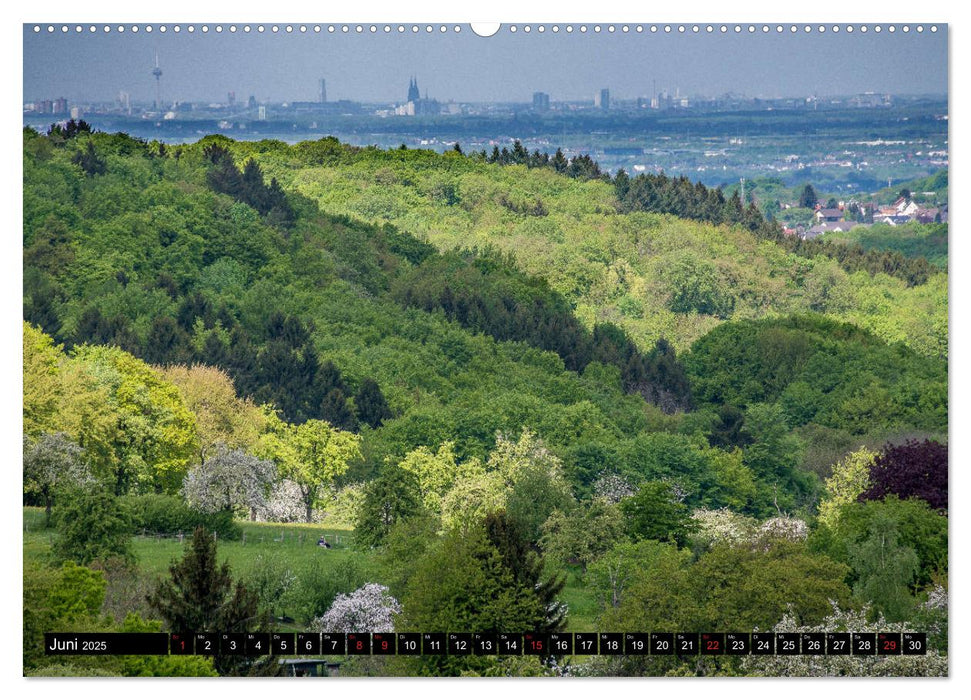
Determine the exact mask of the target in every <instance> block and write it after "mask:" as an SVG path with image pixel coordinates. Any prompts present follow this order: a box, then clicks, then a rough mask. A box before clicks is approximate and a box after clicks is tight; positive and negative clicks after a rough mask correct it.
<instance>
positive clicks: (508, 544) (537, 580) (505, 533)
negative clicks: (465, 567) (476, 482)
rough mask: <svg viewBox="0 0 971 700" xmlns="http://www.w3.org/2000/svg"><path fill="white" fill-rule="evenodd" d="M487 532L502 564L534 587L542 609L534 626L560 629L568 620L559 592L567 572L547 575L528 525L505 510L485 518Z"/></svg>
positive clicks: (521, 583)
mask: <svg viewBox="0 0 971 700" xmlns="http://www.w3.org/2000/svg"><path fill="white" fill-rule="evenodd" d="M485 531H486V536H487V537H488V538H489V541H490V542H491V543H492V545H493V546H494V547H495V548H496V549H497V550H498V551H499V556H501V557H502V562H503V564H505V565H506V567H507V568H508V569H509V570H510V571H511V572H512V574H513V579H514V580H515V582H516V584H517V585H519V586H522V587H523V588H525V589H526V590H533V591H534V592H535V595H536V598H537V599H538V602H539V606H538V610H540V611H541V612H542V614H541V615H540V616H538V617H537V619H536V620H535V622H534V625H533V627H532V628H531V629H534V630H536V631H537V632H558V631H561V630H562V629H563V628H564V626H565V623H566V613H567V610H566V607H565V606H563V605H561V604H560V603H559V601H558V600H557V596H558V595H559V594H560V593H561V592H562V590H563V587H564V586H565V585H566V576H565V575H564V574H562V573H557V574H554V575H552V576H544V574H543V559H542V557H540V555H539V552H538V551H537V550H536V549H535V542H534V541H531V540H530V533H529V530H528V528H527V527H524V525H522V524H520V523H518V522H516V520H514V519H512V518H510V517H509V516H507V515H506V513H505V512H502V511H500V512H498V513H491V514H489V515H488V516H486V520H485Z"/></svg>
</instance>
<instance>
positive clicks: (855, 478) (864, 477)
mask: <svg viewBox="0 0 971 700" xmlns="http://www.w3.org/2000/svg"><path fill="white" fill-rule="evenodd" d="M876 458H877V453H876V452H873V451H871V450H868V449H867V448H865V447H861V448H860V449H858V450H857V451H856V452H851V453H850V454H848V455H846V457H844V458H843V459H841V460H840V461H839V462H837V463H836V464H834V465H833V474H832V476H830V477H829V478H828V479H827V480H826V497H825V498H823V500H822V502H821V503H820V504H819V521H820V522H821V523H823V524H824V525H827V526H828V527H834V526H835V525H836V522H837V520H839V511H840V506H844V505H846V504H848V503H855V502H856V499H857V498H858V497H859V495H860V494H861V493H863V492H864V491H866V490H867V488H868V487H869V486H870V467H871V466H873V461H874V460H875V459H876Z"/></svg>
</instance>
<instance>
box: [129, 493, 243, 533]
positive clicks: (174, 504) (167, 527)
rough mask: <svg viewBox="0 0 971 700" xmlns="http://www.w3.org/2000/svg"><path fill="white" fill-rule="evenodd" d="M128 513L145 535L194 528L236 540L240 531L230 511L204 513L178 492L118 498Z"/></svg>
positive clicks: (136, 526)
mask: <svg viewBox="0 0 971 700" xmlns="http://www.w3.org/2000/svg"><path fill="white" fill-rule="evenodd" d="M119 502H120V503H122V504H123V505H124V506H125V507H127V508H128V510H129V512H130V513H131V518H132V527H133V529H134V531H135V532H138V533H144V534H148V535H164V536H169V537H171V536H173V535H178V534H183V535H186V536H188V535H189V534H190V533H191V532H194V531H195V529H196V528H198V527H201V528H204V529H205V531H206V532H207V533H210V534H212V533H216V536H217V537H218V538H219V539H221V540H238V539H239V538H240V536H241V535H242V530H241V529H240V527H239V524H238V523H236V522H234V520H233V513H232V511H220V512H216V513H203V512H201V511H197V510H193V509H192V508H190V507H189V506H188V505H186V503H185V501H184V500H183V499H182V498H179V497H178V496H165V495H161V494H145V495H142V496H125V497H123V498H121V499H119Z"/></svg>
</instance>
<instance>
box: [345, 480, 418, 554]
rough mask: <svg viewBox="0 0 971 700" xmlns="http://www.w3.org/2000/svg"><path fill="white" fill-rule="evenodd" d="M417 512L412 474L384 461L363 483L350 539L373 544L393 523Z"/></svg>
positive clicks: (371, 545) (415, 491)
mask: <svg viewBox="0 0 971 700" xmlns="http://www.w3.org/2000/svg"><path fill="white" fill-rule="evenodd" d="M421 512H422V506H421V498H420V496H419V491H418V480H417V478H416V477H415V475H414V474H412V473H411V472H409V471H405V470H404V469H402V468H400V467H398V466H397V465H393V464H392V465H388V466H386V467H385V468H384V470H383V471H382V472H381V475H380V476H379V477H378V478H377V479H375V480H374V481H372V482H371V483H370V484H368V486H367V489H366V491H365V494H364V502H363V503H362V504H361V507H360V510H359V511H358V520H357V525H356V527H355V528H354V543H355V544H356V545H357V546H359V547H376V546H378V545H380V544H381V543H382V542H383V541H384V539H385V538H386V537H387V536H388V533H389V532H391V529H392V528H393V527H394V526H395V525H396V524H398V523H401V522H403V521H405V520H407V519H408V518H411V517H414V516H416V515H419V514H420V513H421Z"/></svg>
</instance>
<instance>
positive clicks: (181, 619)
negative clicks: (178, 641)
mask: <svg viewBox="0 0 971 700" xmlns="http://www.w3.org/2000/svg"><path fill="white" fill-rule="evenodd" d="M148 604H149V606H150V607H151V609H152V610H153V611H155V612H156V613H157V614H158V615H159V616H160V617H161V618H162V620H163V621H164V623H165V625H166V627H167V628H168V629H169V630H170V631H173V632H177V631H183V632H187V631H211V632H216V631H218V632H253V631H259V630H261V629H264V626H265V621H264V620H263V618H262V616H261V615H260V611H259V607H258V601H257V596H256V594H255V593H253V592H251V591H250V590H248V589H247V588H246V586H245V585H243V584H242V583H240V582H235V583H234V581H233V577H232V573H231V571H230V569H229V564H228V563H225V562H224V563H223V564H222V565H220V564H219V563H218V562H217V559H216V540H215V538H214V537H213V536H212V535H210V534H209V533H207V532H206V531H205V530H204V529H203V528H201V527H200V528H198V529H196V531H195V533H193V535H192V539H191V540H190V541H189V542H188V546H187V550H186V553H185V554H184V555H183V557H182V559H181V560H179V561H177V562H175V563H174V564H172V566H170V567H169V578H167V579H164V580H162V581H160V582H159V584H158V587H157V588H156V589H155V590H154V591H153V592H152V593H151V594H150V595H149V596H148ZM264 658H265V657H264ZM215 663H216V668H217V669H218V670H219V671H220V673H221V674H222V675H240V674H246V673H247V672H248V671H251V670H252V669H253V666H254V663H253V662H252V661H249V660H245V659H243V658H242V657H238V656H216V657H215Z"/></svg>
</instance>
